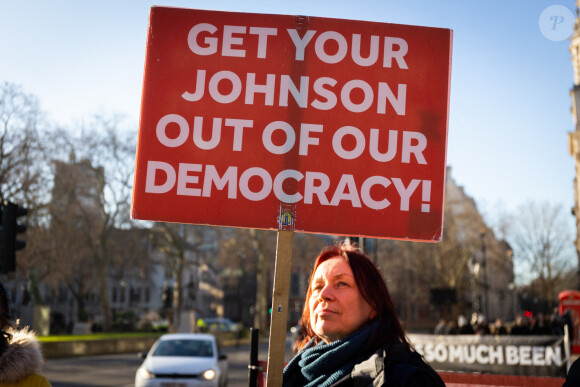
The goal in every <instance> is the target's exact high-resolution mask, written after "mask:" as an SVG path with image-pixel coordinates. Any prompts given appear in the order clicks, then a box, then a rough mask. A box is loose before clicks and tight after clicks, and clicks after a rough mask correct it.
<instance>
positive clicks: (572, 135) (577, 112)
mask: <svg viewBox="0 0 580 387" xmlns="http://www.w3.org/2000/svg"><path fill="white" fill-rule="evenodd" d="M578 7H580V0H579V1H577V8H578ZM570 53H571V54H572V68H573V70H574V86H572V89H571V90H570V97H571V98H572V109H571V111H572V119H573V122H574V131H572V132H569V133H568V152H569V153H570V156H572V157H573V158H574V165H575V171H576V177H575V179H574V206H573V207H572V213H573V215H574V216H575V218H576V242H575V244H576V252H577V255H578V263H579V266H580V197H579V195H580V179H579V177H580V18H579V17H577V18H576V22H575V23H574V34H573V35H572V37H571V38H570ZM577 283H578V287H580V272H579V277H578V282H577Z"/></svg>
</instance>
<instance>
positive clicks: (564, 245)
mask: <svg viewBox="0 0 580 387" xmlns="http://www.w3.org/2000/svg"><path fill="white" fill-rule="evenodd" d="M567 216H568V214H567V213H565V212H564V211H563V210H562V207H561V206H559V205H553V204H550V203H547V202H544V203H539V204H538V203H535V202H528V203H526V204H523V205H521V206H520V207H518V211H517V214H516V215H515V216H514V217H513V220H514V223H513V225H512V228H511V230H510V232H509V236H510V238H509V239H511V241H512V245H513V246H514V249H515V257H516V260H517V261H518V262H519V263H520V264H521V267H520V275H521V281H525V282H532V281H534V280H535V281H534V283H535V284H537V286H538V289H537V293H538V294H540V295H541V296H542V297H543V298H544V299H545V300H546V301H547V302H548V305H549V307H550V308H551V307H553V305H554V303H555V302H556V298H557V294H556V289H557V287H558V283H559V282H560V281H561V280H562V279H563V278H564V277H565V275H566V273H567V272H568V271H569V270H570V269H571V262H573V253H574V251H573V248H572V247H573V246H574V245H573V238H572V233H571V229H570V225H569V222H568V221H567V219H566V217H567Z"/></svg>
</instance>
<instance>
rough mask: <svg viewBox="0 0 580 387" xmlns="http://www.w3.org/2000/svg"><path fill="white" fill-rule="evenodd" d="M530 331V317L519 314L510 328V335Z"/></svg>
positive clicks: (524, 333)
mask: <svg viewBox="0 0 580 387" xmlns="http://www.w3.org/2000/svg"><path fill="white" fill-rule="evenodd" d="M530 333H531V331H530V326H529V323H528V319H526V318H523V317H522V316H517V317H516V321H515V323H514V325H513V326H512V328H511V329H510V335H529V334H530Z"/></svg>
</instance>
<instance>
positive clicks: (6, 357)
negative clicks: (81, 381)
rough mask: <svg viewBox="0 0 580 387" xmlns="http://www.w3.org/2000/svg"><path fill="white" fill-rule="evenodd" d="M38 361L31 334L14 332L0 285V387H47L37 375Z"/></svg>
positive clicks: (7, 305)
mask: <svg viewBox="0 0 580 387" xmlns="http://www.w3.org/2000/svg"><path fill="white" fill-rule="evenodd" d="M42 361H43V360H42V354H41V352H40V347H39V345H38V342H37V341H36V337H35V335H34V333H33V332H31V331H29V330H28V329H27V328H25V329H22V330H16V329H15V328H14V325H13V323H12V320H11V317H10V302H9V298H8V293H7V292H6V288H5V287H4V284H3V283H2V282H0V387H2V386H10V387H20V386H22V387H24V386H26V387H50V386H51V384H50V382H49V381H48V380H47V379H46V378H45V377H44V376H42V375H40V374H39V372H40V369H41V368H42Z"/></svg>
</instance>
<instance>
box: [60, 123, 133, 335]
mask: <svg viewBox="0 0 580 387" xmlns="http://www.w3.org/2000/svg"><path fill="white" fill-rule="evenodd" d="M76 133H78V134H76V135H72V134H71V133H69V132H66V131H62V130H61V131H59V132H55V133H54V134H53V138H54V146H55V149H54V156H53V157H54V158H55V159H60V160H58V161H55V162H54V188H53V192H52V201H51V211H50V214H51V231H52V232H53V235H54V236H57V235H58V237H59V239H60V240H65V241H67V240H68V241H69V242H70V243H68V244H64V246H67V247H68V249H69V250H68V251H65V250H63V249H62V246H63V245H61V248H60V249H59V251H57V252H55V254H57V255H59V254H60V255H61V256H60V260H67V261H68V262H69V263H70V267H71V268H75V264H76V263H78V265H80V267H81V269H79V270H74V269H73V270H72V271H67V272H68V273H69V274H70V277H68V279H69V280H68V281H67V282H68V283H69V287H74V290H73V289H71V290H73V294H75V295H76V297H77V302H78V303H79V304H81V305H79V307H80V309H81V311H82V301H81V298H83V297H84V295H86V294H85V293H86V291H87V285H89V284H90V285H92V286H93V287H94V288H96V289H98V295H99V296H100V297H99V298H100V300H101V303H102V314H103V320H104V321H103V328H104V329H105V330H110V329H111V327H112V317H111V312H110V307H109V295H108V287H107V280H108V278H109V274H110V272H111V268H112V267H114V266H115V264H117V263H118V262H119V261H120V260H122V259H123V252H122V250H119V249H118V248H115V243H114V242H115V238H114V237H115V233H116V232H117V230H119V229H126V228H130V227H131V226H132V222H131V220H130V216H129V215H130V203H131V192H132V191H131V188H132V182H133V168H134V154H135V153H134V147H135V140H134V139H135V135H134V134H133V133H132V132H129V131H123V130H122V129H121V128H120V119H119V118H118V117H113V118H110V117H101V116H96V117H95V118H94V119H92V120H91V121H89V122H88V123H83V124H81V125H80V127H79V129H78V130H77V131H76ZM59 141H60V142H59ZM73 263H74V264H73Z"/></svg>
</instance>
